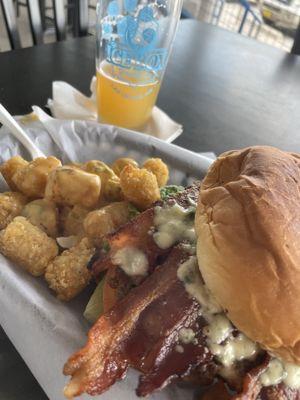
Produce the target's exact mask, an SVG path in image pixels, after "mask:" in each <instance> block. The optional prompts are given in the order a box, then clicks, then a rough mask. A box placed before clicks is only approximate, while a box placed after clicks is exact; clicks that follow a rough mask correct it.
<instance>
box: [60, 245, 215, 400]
mask: <svg viewBox="0 0 300 400" xmlns="http://www.w3.org/2000/svg"><path fill="white" fill-rule="evenodd" d="M188 257H189V254H188V253H187V252H186V251H184V250H183V249H181V248H180V246H179V247H175V248H174V249H173V250H172V251H171V253H170V255H169V257H168V258H167V260H166V261H165V263H164V264H163V265H161V266H160V267H158V268H156V270H155V271H154V273H153V274H152V275H151V276H149V278H148V279H146V280H145V281H144V282H143V283H142V284H141V285H140V286H138V287H136V288H134V289H133V290H132V291H131V292H130V293H129V294H128V295H127V296H126V297H125V298H124V299H123V300H122V301H120V302H119V303H118V304H117V305H116V306H115V307H114V308H113V309H112V310H110V311H109V312H108V313H106V314H105V315H103V316H102V317H100V319H99V320H98V321H97V322H96V324H95V325H94V326H93V328H92V329H91V331H90V333H89V338H88V343H87V345H86V346H85V347H84V348H83V349H82V350H80V351H79V352H77V353H76V354H74V355H73V356H72V357H71V358H70V359H69V361H68V362H67V363H66V365H65V367H64V373H65V374H66V375H72V379H71V381H70V383H69V384H68V386H67V387H66V389H65V394H66V396H67V397H72V396H77V395H80V394H82V393H83V392H87V393H89V394H91V395H95V394H100V393H102V392H104V391H105V390H107V389H108V388H109V387H110V386H111V385H112V384H113V383H114V382H115V381H116V380H118V379H121V378H122V377H124V375H125V373H126V371H127V368H128V367H129V366H133V367H134V368H136V369H138V370H140V371H142V372H143V373H144V374H145V375H144V378H143V379H141V381H140V384H139V387H138V394H139V395H146V394H148V393H150V392H152V391H153V390H155V389H159V388H161V387H163V386H164V385H166V384H167V383H168V382H169V381H171V380H172V379H174V378H176V377H179V376H184V375H185V374H186V373H188V371H189V370H190V369H191V368H192V367H194V366H197V365H199V364H205V365H209V364H210V363H212V355H211V353H210V352H209V350H208V349H207V347H206V346H205V339H204V336H203V334H202V333H201V329H199V330H198V333H197V337H196V339H197V341H198V342H197V343H196V341H195V342H194V343H188V344H181V346H183V347H182V348H179V350H180V351H176V350H175V347H176V346H177V345H179V343H178V332H179V330H180V329H181V328H183V327H185V328H195V329H196V327H197V326H196V324H199V325H198V327H200V326H201V323H202V324H203V320H202V319H201V317H200V316H199V311H200V306H199V304H198V303H197V302H196V301H194V300H193V299H192V298H191V297H190V296H189V295H188V294H187V293H186V291H185V289H184V287H183V285H182V283H181V282H180V281H179V280H178V279H177V269H178V266H179V264H180V263H182V262H184V261H185V260H186V259H187V258H188ZM174 350H175V351H174ZM182 350H183V351H182Z"/></svg>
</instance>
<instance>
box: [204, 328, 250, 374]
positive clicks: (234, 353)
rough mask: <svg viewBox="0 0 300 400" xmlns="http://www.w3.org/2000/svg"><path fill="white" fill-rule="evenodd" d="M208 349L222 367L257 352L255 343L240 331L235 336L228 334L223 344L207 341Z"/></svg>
mask: <svg viewBox="0 0 300 400" xmlns="http://www.w3.org/2000/svg"><path fill="white" fill-rule="evenodd" d="M207 343H208V346H209V349H210V351H211V352H212V354H213V355H215V356H216V357H217V359H218V360H219V361H220V363H221V364H222V365H223V366H224V367H231V366H232V365H233V364H234V363H235V362H237V361H242V360H244V359H250V358H252V357H253V356H254V355H255V354H257V351H258V347H257V345H256V343H254V342H252V340H250V339H248V338H247V337H246V336H245V335H243V334H242V333H240V334H239V335H238V336H237V337H234V336H230V337H228V338H227V340H226V341H225V342H224V343H223V344H217V343H214V342H212V341H211V340H208V341H207Z"/></svg>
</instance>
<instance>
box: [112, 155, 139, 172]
mask: <svg viewBox="0 0 300 400" xmlns="http://www.w3.org/2000/svg"><path fill="white" fill-rule="evenodd" d="M127 165H132V166H133V167H135V168H138V167H139V165H138V163H137V162H136V161H135V160H134V159H133V158H127V157H123V158H118V159H117V160H115V161H114V162H113V164H112V166H111V168H112V170H113V171H114V173H115V174H116V175H117V176H120V175H121V172H122V171H123V169H124V168H125V167H126V166H127Z"/></svg>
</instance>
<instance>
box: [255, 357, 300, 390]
mask: <svg viewBox="0 0 300 400" xmlns="http://www.w3.org/2000/svg"><path fill="white" fill-rule="evenodd" d="M260 382H261V384H262V385H263V386H271V385H278V384H279V383H282V382H284V383H285V385H286V386H288V387H290V388H291V389H300V366H298V365H295V364H291V363H284V362H283V361H281V360H279V359H277V358H273V359H272V360H271V361H270V362H269V365H268V367H267V369H266V370H265V372H263V373H262V374H261V376H260Z"/></svg>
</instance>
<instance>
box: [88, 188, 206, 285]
mask: <svg viewBox="0 0 300 400" xmlns="http://www.w3.org/2000/svg"><path fill="white" fill-rule="evenodd" d="M198 196H199V186H198V184H195V185H192V186H190V187H189V188H187V189H186V190H184V191H183V192H181V193H179V194H178V195H176V196H175V197H172V198H170V199H169V200H167V201H166V204H168V203H171V202H174V201H176V202H177V203H178V204H180V205H181V206H182V207H183V208H188V207H190V206H191V202H194V203H196V202H197V199H198ZM162 204H163V203H162V202H158V203H156V205H162ZM154 213H155V212H154V207H152V208H149V209H148V210H146V211H144V212H143V213H141V214H139V215H138V216H137V217H136V218H134V219H133V220H131V221H129V222H128V223H127V224H125V225H123V226H122V227H121V228H119V230H117V232H115V233H112V234H110V235H108V236H107V237H106V241H107V242H108V244H109V247H110V251H109V252H108V253H107V254H105V253H103V252H101V251H99V252H98V253H97V254H96V256H95V257H93V260H92V266H91V269H92V273H93V276H94V277H95V279H96V280H98V278H99V275H100V274H101V272H103V271H105V270H107V269H109V268H111V267H113V264H112V257H113V255H114V254H115V253H116V252H117V251H118V250H120V249H122V248H124V247H127V246H132V247H135V248H137V249H139V250H141V251H143V253H144V254H145V255H146V256H147V259H148V263H149V272H150V273H151V272H152V271H153V269H154V268H155V266H156V265H157V264H158V263H159V261H160V258H161V257H162V258H163V256H166V255H167V254H168V253H169V251H170V250H169V249H168V250H162V249H160V248H159V247H158V246H157V245H156V243H155V241H154V240H153V235H152V231H153V229H154Z"/></svg>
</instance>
